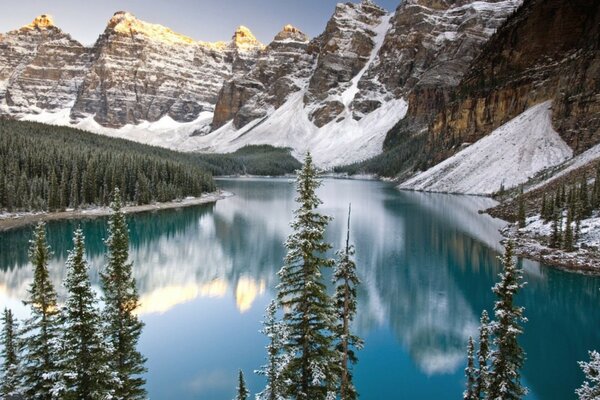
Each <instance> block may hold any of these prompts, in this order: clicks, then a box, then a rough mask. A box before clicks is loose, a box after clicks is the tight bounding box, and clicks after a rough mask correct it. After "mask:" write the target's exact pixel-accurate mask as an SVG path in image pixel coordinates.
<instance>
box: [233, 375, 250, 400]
mask: <svg viewBox="0 0 600 400" xmlns="http://www.w3.org/2000/svg"><path fill="white" fill-rule="evenodd" d="M249 395H250V392H249V391H248V389H247V388H246V382H245V381H244V373H243V372H242V370H240V372H239V375H238V387H237V396H235V400H247V399H248V396H249Z"/></svg>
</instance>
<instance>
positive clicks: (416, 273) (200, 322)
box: [0, 179, 600, 400]
mask: <svg viewBox="0 0 600 400" xmlns="http://www.w3.org/2000/svg"><path fill="white" fill-rule="evenodd" d="M219 184H220V186H221V187H223V188H224V189H226V190H229V191H232V192H234V193H235V194H236V196H234V197H231V198H228V199H226V200H222V201H219V202H218V203H216V204H213V205H205V206H199V207H193V208H187V209H181V210H165V211H160V212H154V213H144V214H137V215H135V216H131V217H130V218H129V227H130V231H131V255H132V259H133V260H134V263H135V274H136V278H137V281H138V285H139V289H140V294H141V296H142V303H143V307H142V310H141V317H142V319H143V320H144V322H145V323H146V327H145V329H144V333H143V336H142V339H141V343H140V347H141V350H142V351H143V353H144V354H145V355H146V356H147V357H148V364H147V365H148V369H149V370H148V374H147V379H148V385H147V387H148V391H149V394H150V397H151V398H152V399H155V400H159V399H182V400H186V399H206V400H212V399H215V400H221V399H223V400H225V399H230V398H232V397H233V396H234V390H235V386H236V383H237V382H236V377H237V370H238V369H239V368H241V369H243V370H244V372H245V374H246V377H247V379H248V383H249V386H250V389H251V390H252V392H253V393H256V392H257V391H259V390H260V389H261V386H262V384H263V381H262V378H260V377H258V376H256V375H254V374H253V370H255V369H256V368H258V367H259V366H260V365H261V364H262V362H263V357H264V351H263V348H264V345H265V344H266V343H265V340H264V338H263V337H262V336H261V335H260V334H259V333H258V330H259V329H260V321H261V319H262V314H263V310H264V308H265V307H266V305H267V303H268V302H269V301H270V299H271V298H272V297H273V296H274V287H275V285H276V284H277V278H276V275H275V274H276V271H277V270H278V269H279V268H280V266H281V260H282V258H283V256H284V248H283V242H284V240H285V238H286V236H287V235H288V234H289V232H290V228H289V221H290V219H291V215H292V210H293V209H294V207H295V203H294V196H295V194H294V186H293V184H291V183H290V182H289V181H288V180H287V179H274V180H269V179H244V180H235V179H232V180H220V181H219ZM319 193H320V196H321V198H322V199H323V200H324V204H323V207H322V209H323V212H325V213H327V214H329V215H332V216H333V217H335V220H334V221H333V222H332V223H331V224H330V226H329V230H328V240H329V241H330V242H331V243H333V244H334V246H336V247H340V246H342V244H343V240H344V233H345V213H346V210H347V207H348V203H350V202H351V203H352V210H353V215H352V240H353V242H355V244H356V248H357V261H358V265H359V272H360V276H361V279H362V281H363V284H362V286H361V290H360V293H359V311H358V316H357V320H356V324H355V330H356V331H357V332H358V333H359V334H360V335H361V336H362V337H363V338H365V340H366V347H365V349H364V350H363V351H361V352H360V353H359V358H360V361H359V364H358V366H357V367H356V371H355V377H356V384H357V386H358V389H359V391H360V394H361V399H364V400H379V399H460V398H462V397H461V393H462V391H463V386H464V378H463V369H464V364H465V346H466V341H467V339H468V337H469V335H475V334H476V330H477V325H478V319H479V314H480V312H481V310H482V309H484V308H485V309H488V311H491V309H492V306H493V301H494V298H493V295H492V293H491V291H490V288H491V286H492V285H493V284H494V282H495V280H496V275H497V273H498V272H499V264H498V262H497V260H496V256H497V255H498V251H499V250H500V247H499V244H498V241H499V239H500V238H499V236H498V233H497V230H498V227H499V226H501V223H500V222H499V221H497V220H493V219H491V218H489V217H487V216H484V215H479V214H478V213H477V210H478V209H481V208H485V206H486V205H489V200H487V199H484V198H478V197H464V196H452V195H440V194H422V193H410V192H398V191H397V190H395V189H394V188H393V187H392V186H390V185H388V184H385V183H382V182H370V181H348V180H326V184H325V186H324V187H323V188H321V190H320V192H319ZM79 223H81V225H82V227H83V229H84V232H85V234H86V236H87V244H88V256H89V258H90V260H91V262H92V265H93V266H94V269H93V270H92V277H91V278H92V281H93V283H94V284H95V286H97V285H98V276H97V268H98V267H99V266H101V265H102V263H103V262H104V259H103V255H102V252H103V250H104V249H103V245H102V238H103V237H104V236H105V234H106V233H105V232H106V222H105V220H104V219H97V220H84V221H81V222H79V221H56V222H51V223H49V224H48V238H49V241H50V243H51V245H52V248H53V249H54V251H55V256H54V260H53V263H52V266H51V267H52V277H53V279H54V281H55V282H56V284H57V285H59V284H60V281H61V279H62V278H63V276H64V267H63V265H64V261H65V259H66V250H67V249H68V248H69V247H70V245H71V243H70V237H71V232H72V231H73V229H74V228H75V227H76V226H77V225H78V224H79ZM30 235H31V228H23V229H19V230H14V231H10V232H5V233H0V306H2V307H3V306H4V305H8V306H10V307H12V308H13V309H15V311H16V313H17V315H19V316H20V317H24V316H25V314H26V310H25V309H24V308H23V306H22V305H21V303H20V300H21V299H23V298H24V297H25V296H26V290H27V287H28V285H29V282H30V281H31V276H32V273H31V271H30V267H29V266H28V265H27V251H26V248H27V243H28V240H29V238H30ZM523 268H524V269H525V278H526V280H527V282H528V285H527V287H526V289H525V290H524V291H523V293H522V294H521V295H520V297H519V299H518V300H519V303H520V304H522V305H524V306H525V307H526V308H527V310H526V315H527V317H528V318H529V322H528V323H527V324H526V327H525V330H526V333H525V335H524V336H523V337H522V341H521V342H522V344H523V346H524V348H525V350H526V352H527V362H526V365H525V369H524V371H523V379H524V381H525V383H526V384H527V386H528V387H529V388H530V390H531V394H530V395H529V396H528V398H529V399H540V400H550V399H560V400H563V399H573V398H575V396H574V394H573V390H574V389H575V388H576V387H577V386H578V385H579V384H580V383H581V381H582V379H583V376H582V374H581V373H580V371H579V368H578V366H577V364H576V362H577V361H578V360H582V359H586V357H587V350H588V349H593V348H596V349H600V329H598V327H599V326H600V307H598V304H599V300H600V292H599V289H600V281H599V280H598V279H596V278H591V277H585V276H580V275H575V274H567V273H564V272H560V271H556V270H552V269H548V268H544V267H543V266H540V265H539V264H537V263H534V262H530V261H524V262H523ZM59 292H61V293H62V292H63V290H62V288H61V287H59Z"/></svg>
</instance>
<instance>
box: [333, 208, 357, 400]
mask: <svg viewBox="0 0 600 400" xmlns="http://www.w3.org/2000/svg"><path fill="white" fill-rule="evenodd" d="M350 213H351V208H350V207H349V208H348V228H347V232H346V247H345V248H344V250H343V251H339V252H338V260H337V263H336V266H335V271H334V275H333V282H334V283H335V284H336V293H335V299H334V303H335V308H336V313H337V319H338V321H337V324H336V326H335V330H334V332H335V336H336V340H337V341H338V351H339V352H340V353H341V360H340V361H341V363H340V370H341V373H340V399H341V400H355V399H356V398H357V397H358V395H357V393H356V388H355V387H354V384H353V383H352V371H351V369H350V368H351V365H350V364H355V363H356V362H357V358H356V355H355V353H354V350H353V349H360V348H362V345H363V342H362V340H361V339H360V338H359V337H358V336H356V335H354V334H353V333H352V332H351V331H350V324H351V323H352V321H353V320H354V316H355V314H356V287H357V286H358V285H359V284H360V280H359V279H358V276H357V275H356V264H355V263H354V260H353V259H352V256H353V255H354V246H352V245H350Z"/></svg>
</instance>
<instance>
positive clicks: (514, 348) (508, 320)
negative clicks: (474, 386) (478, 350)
mask: <svg viewBox="0 0 600 400" xmlns="http://www.w3.org/2000/svg"><path fill="white" fill-rule="evenodd" d="M513 249H514V243H513V242H512V241H510V240H509V241H508V243H507V244H506V247H505V252H504V256H502V257H501V258H500V260H501V261H502V265H503V266H504V271H503V272H502V273H500V275H499V276H500V282H498V283H496V285H495V286H494V287H493V292H494V293H495V294H496V297H497V301H496V304H495V305H494V311H495V312H494V314H495V318H496V320H495V321H494V322H493V323H492V332H493V334H494V347H495V350H494V351H493V352H492V357H491V358H492V373H491V374H490V383H489V389H488V397H489V398H490V399H502V400H516V399H521V398H522V397H523V396H524V395H525V394H526V393H527V389H526V388H525V387H523V386H522V385H521V382H520V380H521V372H520V370H521V367H522V366H523V362H524V359H525V355H524V352H523V349H522V348H521V346H519V343H518V340H517V338H518V336H519V335H520V334H522V333H523V329H522V328H521V326H520V323H522V322H526V321H527V319H526V318H525V317H524V316H523V312H524V309H523V307H517V306H515V305H514V297H515V295H516V294H517V293H518V291H519V289H521V288H523V286H524V283H522V279H523V275H522V271H521V270H520V269H519V268H518V267H517V265H516V263H515V261H514V260H513V253H514V250H513Z"/></svg>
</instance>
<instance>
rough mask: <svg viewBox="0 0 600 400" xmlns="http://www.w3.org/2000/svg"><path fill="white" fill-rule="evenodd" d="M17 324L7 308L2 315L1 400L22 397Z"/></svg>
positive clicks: (0, 343) (0, 339)
mask: <svg viewBox="0 0 600 400" xmlns="http://www.w3.org/2000/svg"><path fill="white" fill-rule="evenodd" d="M17 335H18V328H17V322H16V321H15V319H14V317H13V313H12V311H11V310H9V309H7V308H5V309H4V313H3V315H2V334H1V335H0V346H1V348H2V351H1V352H0V356H1V357H2V360H3V362H2V374H0V379H1V380H0V398H3V399H10V398H16V397H17V396H19V395H20V385H19V383H20V382H19V380H20V371H19V358H18V356H19V345H18V336H17Z"/></svg>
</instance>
